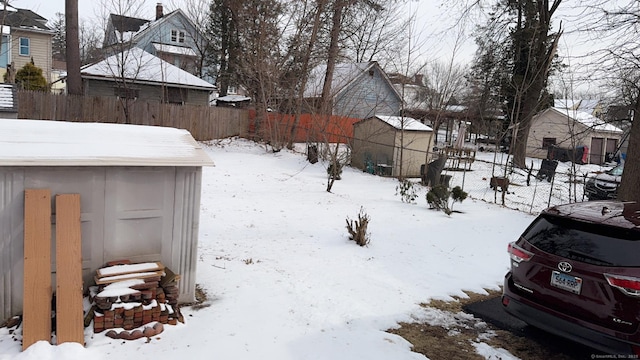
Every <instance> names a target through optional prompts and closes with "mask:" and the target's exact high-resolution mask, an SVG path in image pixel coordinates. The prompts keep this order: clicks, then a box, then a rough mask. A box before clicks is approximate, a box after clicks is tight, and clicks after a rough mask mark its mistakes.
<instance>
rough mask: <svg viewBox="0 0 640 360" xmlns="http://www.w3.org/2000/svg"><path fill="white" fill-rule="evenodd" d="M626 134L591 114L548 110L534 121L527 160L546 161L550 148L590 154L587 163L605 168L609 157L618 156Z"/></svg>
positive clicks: (539, 114) (559, 109)
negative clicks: (575, 149)
mask: <svg viewBox="0 0 640 360" xmlns="http://www.w3.org/2000/svg"><path fill="white" fill-rule="evenodd" d="M622 134H623V131H622V130H620V129H619V128H617V127H616V126H614V125H612V124H609V123H606V122H605V121H604V120H602V119H599V118H597V117H595V116H593V115H591V114H589V113H586V112H583V111H575V110H571V109H562V108H548V109H545V110H543V111H541V112H540V113H538V114H536V115H535V116H534V117H533V119H532V120H531V129H530V130H529V137H528V139H527V156H529V157H535V158H540V159H544V158H546V157H547V154H548V152H549V149H550V148H551V147H560V148H567V149H574V148H578V147H582V148H586V149H588V150H589V154H588V158H587V162H588V163H590V164H602V163H604V162H605V158H606V155H607V153H609V154H615V153H616V150H617V149H618V146H619V145H620V141H621V138H622Z"/></svg>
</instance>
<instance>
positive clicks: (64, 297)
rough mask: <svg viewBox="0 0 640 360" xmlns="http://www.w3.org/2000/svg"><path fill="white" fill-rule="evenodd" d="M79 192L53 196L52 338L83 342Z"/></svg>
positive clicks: (61, 341) (61, 340)
mask: <svg viewBox="0 0 640 360" xmlns="http://www.w3.org/2000/svg"><path fill="white" fill-rule="evenodd" d="M81 234H82V231H81V228H80V195H79V194H64V195H57V196H56V339H57V343H58V344H62V343H65V342H77V343H80V344H83V345H84V314H83V307H82V298H83V295H82V250H81V249H82V236H81Z"/></svg>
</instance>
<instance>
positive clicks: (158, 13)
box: [156, 3, 164, 20]
mask: <svg viewBox="0 0 640 360" xmlns="http://www.w3.org/2000/svg"><path fill="white" fill-rule="evenodd" d="M163 16H164V14H163V13H162V3H157V4H156V20H158V19H160V18H161V17H163Z"/></svg>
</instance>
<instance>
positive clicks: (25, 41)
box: [19, 37, 31, 56]
mask: <svg viewBox="0 0 640 360" xmlns="http://www.w3.org/2000/svg"><path fill="white" fill-rule="evenodd" d="M19 41H20V55H21V56H29V55H30V54H31V51H30V49H29V48H30V41H29V38H25V37H21V38H20V39H19Z"/></svg>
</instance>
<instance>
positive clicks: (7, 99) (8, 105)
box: [0, 84, 17, 112]
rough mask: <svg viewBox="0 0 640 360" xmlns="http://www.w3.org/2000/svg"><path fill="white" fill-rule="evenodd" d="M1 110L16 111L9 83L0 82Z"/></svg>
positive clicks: (11, 87) (11, 86)
mask: <svg viewBox="0 0 640 360" xmlns="http://www.w3.org/2000/svg"><path fill="white" fill-rule="evenodd" d="M2 111H5V112H6V111H14V112H17V109H16V104H15V101H14V97H13V85H11V84H0V112H2Z"/></svg>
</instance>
